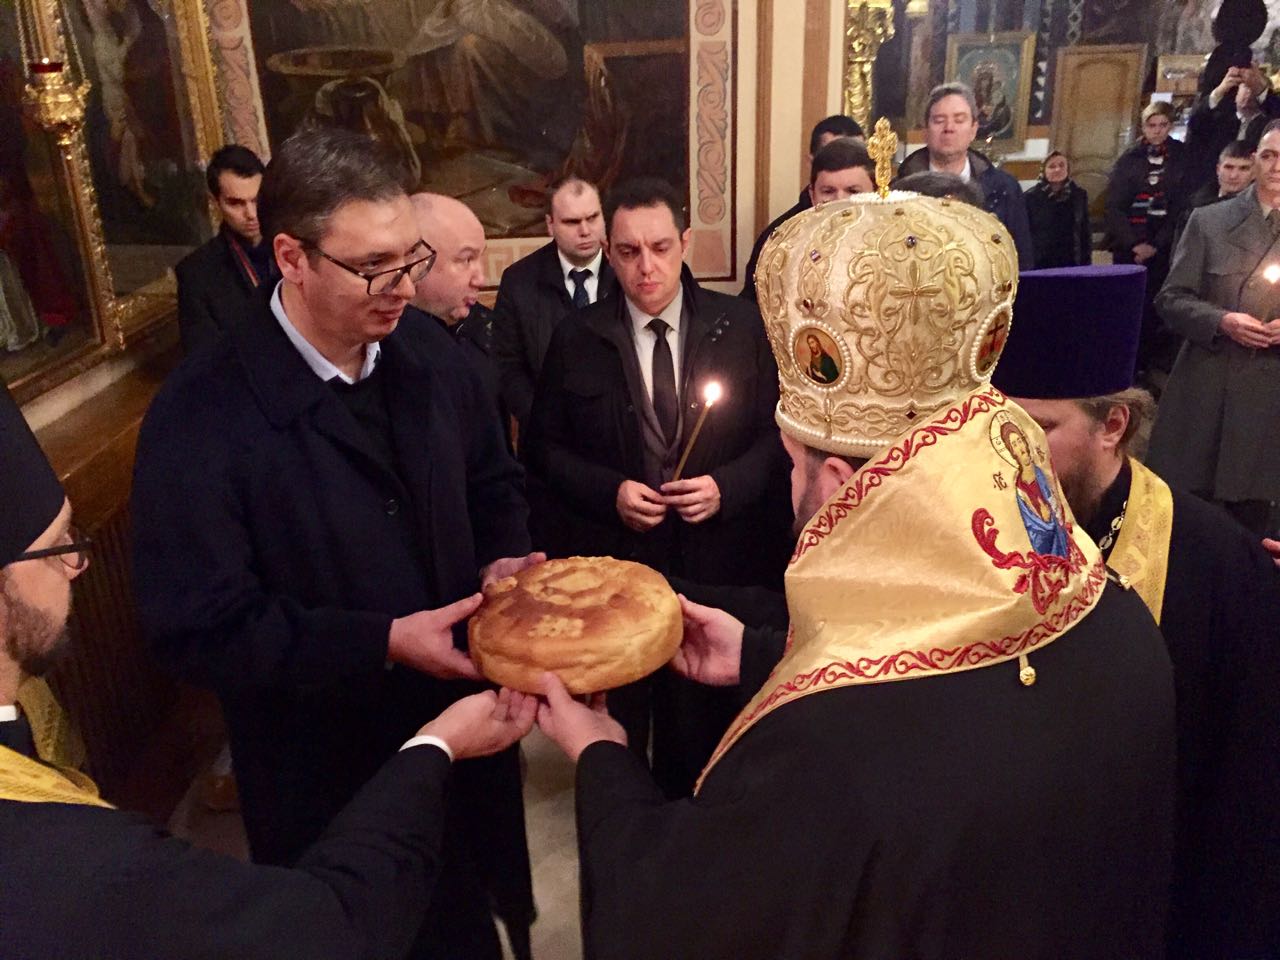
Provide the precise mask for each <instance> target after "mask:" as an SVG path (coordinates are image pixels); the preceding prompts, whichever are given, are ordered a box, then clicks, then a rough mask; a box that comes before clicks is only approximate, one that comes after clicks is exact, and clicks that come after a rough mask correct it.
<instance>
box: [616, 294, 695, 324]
mask: <svg viewBox="0 0 1280 960" xmlns="http://www.w3.org/2000/svg"><path fill="white" fill-rule="evenodd" d="M626 300H627V313H629V314H631V325H632V326H633V327H634V328H635V331H636V333H639V332H640V331H641V330H644V329H646V328H647V327H648V326H649V324H650V322H651V321H652V320H653V319H654V317H657V318H658V319H660V320H665V321H666V322H667V326H669V327H670V328H671V329H672V330H674V331H675V332H676V333H679V332H680V316H681V313H682V312H683V311H684V284H681V285H680V286H679V287H677V288H676V297H675V299H674V300H672V301H671V302H670V303H669V304H667V306H666V309H665V310H663V311H662V312H661V313H658V314H653V313H645V312H644V311H643V310H641V309H640V308H639V307H637V306H636V305H635V304H634V303H632V302H631V298H630V297H627V298H626Z"/></svg>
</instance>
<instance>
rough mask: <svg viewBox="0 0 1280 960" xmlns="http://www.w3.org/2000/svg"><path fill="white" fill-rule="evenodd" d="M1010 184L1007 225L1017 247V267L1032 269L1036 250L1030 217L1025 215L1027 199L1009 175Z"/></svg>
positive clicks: (1015, 180)
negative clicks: (1032, 241)
mask: <svg viewBox="0 0 1280 960" xmlns="http://www.w3.org/2000/svg"><path fill="white" fill-rule="evenodd" d="M1009 179H1010V180H1012V181H1013V182H1012V184H1010V187H1009V216H1008V223H1007V226H1008V228H1009V232H1010V233H1011V234H1013V245H1014V246H1015V247H1017V248H1018V269H1020V270H1033V269H1035V265H1036V251H1035V247H1034V246H1033V245H1032V243H1031V219H1030V218H1029V217H1028V216H1027V201H1026V199H1025V198H1024V197H1023V196H1022V187H1021V186H1020V185H1019V184H1018V181H1017V179H1016V178H1014V177H1013V176H1012V174H1010V175H1009Z"/></svg>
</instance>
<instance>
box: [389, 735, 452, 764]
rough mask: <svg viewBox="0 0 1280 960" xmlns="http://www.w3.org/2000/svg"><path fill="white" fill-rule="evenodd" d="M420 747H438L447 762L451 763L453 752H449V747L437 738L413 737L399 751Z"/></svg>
mask: <svg viewBox="0 0 1280 960" xmlns="http://www.w3.org/2000/svg"><path fill="white" fill-rule="evenodd" d="M422 746H430V747H439V748H440V749H441V750H443V751H444V755H445V756H446V757H448V758H449V762H450V763H453V751H452V750H450V749H449V745H448V744H447V743H445V742H444V741H443V740H441V739H440V738H439V737H430V736H426V737H414V738H413V739H411V740H406V741H405V742H404V746H403V747H401V748H400V749H401V750H408V749H409V748H410V747H422Z"/></svg>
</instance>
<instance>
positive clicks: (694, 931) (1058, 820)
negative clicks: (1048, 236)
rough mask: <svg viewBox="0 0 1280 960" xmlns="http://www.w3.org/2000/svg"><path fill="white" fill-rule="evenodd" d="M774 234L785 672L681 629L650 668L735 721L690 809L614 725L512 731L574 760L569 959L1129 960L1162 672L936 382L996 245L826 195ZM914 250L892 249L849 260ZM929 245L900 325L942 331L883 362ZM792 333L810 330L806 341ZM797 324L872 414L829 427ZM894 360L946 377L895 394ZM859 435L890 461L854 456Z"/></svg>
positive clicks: (1159, 781)
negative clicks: (697, 686)
mask: <svg viewBox="0 0 1280 960" xmlns="http://www.w3.org/2000/svg"><path fill="white" fill-rule="evenodd" d="M854 207H858V208H860V209H858V216H857V217H848V218H846V217H844V216H843V215H844V214H845V213H847V212H849V211H850V210H851V209H852V208H854ZM868 208H869V209H868ZM899 216H901V217H902V218H903V219H901V220H899V219H898V217H899ZM796 223H797V221H793V222H792V224H789V225H788V226H787V227H784V228H783V231H784V232H783V233H781V234H779V235H778V236H776V237H775V238H774V241H773V242H772V243H771V244H769V245H768V246H766V248H765V252H764V256H763V257H762V258H761V282H762V289H764V290H766V291H767V292H768V296H767V297H765V298H764V299H765V300H766V301H767V302H768V303H774V304H781V305H783V306H782V307H781V309H780V310H778V311H777V312H771V314H770V315H769V316H768V318H767V320H768V322H769V324H770V326H769V331H770V334H771V337H770V342H771V343H772V344H773V346H774V349H775V351H776V356H777V362H778V367H779V370H780V371H781V378H782V399H781V402H780V404H779V407H778V423H779V426H780V427H781V428H782V431H783V442H784V443H785V445H786V448H787V451H788V453H789V454H790V455H791V458H792V462H793V471H792V475H791V476H792V502H793V503H794V504H796V516H797V518H798V519H799V518H803V519H804V520H805V521H806V522H805V524H804V528H803V530H802V531H801V534H800V539H799V543H798V545H797V548H796V555H795V559H793V561H792V563H791V565H790V567H789V568H788V571H787V602H788V605H789V607H790V610H791V638H790V644H789V649H788V650H787V651H786V652H785V653H784V652H783V648H782V644H781V642H780V640H781V635H780V634H774V635H773V636H774V637H775V638H776V642H773V643H771V644H768V646H769V650H768V652H767V655H764V654H763V653H762V652H761V651H755V650H750V649H749V639H754V637H751V638H748V637H744V634H743V630H742V627H741V624H735V623H734V622H733V621H732V620H731V619H730V618H727V617H725V616H724V615H722V614H718V613H717V612H716V611H706V610H705V609H698V608H694V607H692V606H691V605H689V604H687V603H686V604H685V608H684V609H685V639H684V644H683V646H682V648H681V651H680V653H678V654H677V657H676V660H675V664H676V666H677V668H679V669H681V670H683V671H684V672H686V673H687V674H689V675H691V676H694V677H697V678H700V679H702V680H704V681H706V682H711V683H717V684H739V685H740V689H741V692H742V693H743V694H744V695H745V696H746V697H747V698H749V703H748V704H747V706H746V707H745V708H744V710H743V711H742V713H740V714H739V716H738V719H737V720H736V721H735V722H734V724H733V726H732V727H731V728H730V732H729V733H728V734H727V735H726V737H725V739H724V741H723V742H722V743H721V745H720V747H719V748H718V749H717V751H716V754H715V755H714V756H713V758H712V760H711V763H710V764H709V767H708V769H707V771H706V772H705V773H704V775H703V778H702V782H701V785H700V787H699V790H698V794H697V797H696V799H693V800H683V801H675V802H664V800H663V798H662V795H661V794H660V792H659V791H658V790H657V789H656V788H655V786H654V784H653V782H652V780H651V779H650V778H649V777H648V775H647V773H646V772H645V770H644V768H643V767H642V766H641V765H640V764H639V763H637V761H636V759H635V758H634V756H632V755H631V754H630V753H629V752H628V751H627V750H625V749H624V748H623V747H622V745H621V742H620V741H622V740H623V739H624V737H623V734H622V731H621V730H620V729H619V727H618V725H617V724H616V723H614V722H613V721H612V720H611V719H610V718H609V717H608V716H607V714H605V713H599V712H595V711H593V710H591V709H590V708H588V707H586V706H584V705H582V704H579V703H577V702H576V701H573V700H571V699H570V698H569V697H568V696H567V695H565V693H564V691H563V688H562V687H561V686H560V685H559V682H558V680H557V679H556V678H555V677H554V676H551V675H548V677H547V678H545V680H544V682H545V684H546V691H547V695H548V703H547V705H546V706H544V707H540V708H539V717H538V722H539V725H540V726H541V727H542V729H543V730H544V732H546V733H547V734H548V735H549V736H550V737H551V738H552V739H554V740H555V741H556V742H557V743H558V744H559V745H560V746H561V747H562V748H563V749H564V750H565V752H566V753H567V754H568V755H569V756H570V757H572V758H574V759H575V760H576V761H577V821H578V842H579V847H580V855H581V861H582V911H583V936H584V941H585V947H586V953H587V955H588V956H592V957H595V958H597V960H611V958H619V960H621V958H626V960H648V958H662V960H681V958H695V957H696V958H701V957H733V958H735V960H756V958H759V960H765V958H769V960H772V958H775V957H787V958H789V960H797V958H805V960H807V958H812V960H819V958H824V960H825V958H831V957H858V958H867V960H899V958H904V957H912V958H919V960H955V958H958V957H1020V958H1036V960H1063V958H1079V960H1096V958H1099V957H1125V958H1150V960H1156V958H1159V957H1161V956H1162V953H1163V946H1164V944H1163V923H1164V919H1165V911H1166V909H1167V903H1168V893H1167V884H1168V876H1169V853H1170V843H1171V837H1170V832H1171V831H1170V827H1171V821H1172V812H1173V811H1172V789H1171V788H1172V777H1173V765H1174V757H1173V688H1172V679H1171V676H1170V667H1169V659H1168V655H1167V654H1166V652H1165V650H1164V648H1163V643H1162V641H1161V639H1160V635H1159V633H1158V631H1157V630H1156V629H1155V626H1154V624H1153V623H1152V622H1151V617H1150V615H1149V614H1148V613H1147V612H1146V610H1145V609H1144V608H1143V606H1142V603H1141V600H1140V599H1139V598H1138V596H1137V595H1136V594H1134V593H1132V592H1129V591H1127V590H1125V589H1124V588H1123V587H1121V586H1118V585H1114V584H1110V583H1107V580H1108V577H1107V575H1106V573H1105V569H1104V567H1103V564H1102V561H1101V558H1100V556H1099V555H1098V550H1097V548H1096V546H1095V545H1094V544H1093V543H1092V542H1091V541H1090V540H1089V539H1088V537H1087V536H1085V535H1084V534H1083V532H1082V531H1080V530H1079V529H1078V528H1077V527H1075V526H1074V524H1073V523H1072V520H1071V517H1070V514H1069V512H1067V511H1066V510H1065V509H1064V507H1063V504H1062V501H1061V491H1060V489H1059V488H1058V486H1057V481H1056V480H1055V479H1054V477H1053V471H1052V468H1051V467H1050V466H1049V462H1048V455H1047V451H1046V450H1045V449H1044V437H1043V434H1041V432H1040V431H1039V429H1038V428H1037V427H1036V425H1035V423H1034V421H1032V420H1031V419H1030V418H1029V417H1027V415H1026V414H1025V413H1024V412H1022V411H1021V410H1019V409H1018V408H1017V407H1015V406H1014V405H1013V404H1011V403H1009V402H1008V401H1007V400H1006V399H1005V398H1004V397H1003V396H1002V395H1001V394H1000V393H999V392H998V391H996V390H993V389H991V388H990V387H988V386H987V385H986V384H985V383H983V382H982V380H981V379H980V378H979V377H977V376H976V375H975V374H974V372H973V371H974V369H975V367H974V366H973V365H971V364H965V363H958V362H955V361H957V360H958V359H959V358H961V357H972V356H975V355H976V354H978V353H979V351H980V350H981V348H982V344H983V343H984V341H986V339H987V338H986V330H987V328H989V327H990V326H991V325H992V324H994V323H1000V322H1004V321H1007V313H1006V311H1007V310H1008V307H1009V303H1008V301H1006V302H1004V303H995V304H993V303H992V302H991V301H990V300H986V299H984V300H983V302H982V303H981V304H977V303H975V302H973V301H972V300H966V297H967V295H966V293H965V292H964V289H965V285H966V284H974V285H976V287H977V289H981V290H995V291H1006V290H1008V291H1012V289H1013V285H1014V282H1015V279H1016V274H1014V273H1012V270H1013V263H1014V261H1013V257H1012V256H1011V255H1010V251H1009V249H1008V247H1009V243H1008V235H1007V233H1005V232H1004V231H1003V230H1002V229H1001V228H1000V227H999V225H998V224H997V223H996V222H995V220H994V219H993V218H992V217H990V216H988V215H987V214H985V213H982V212H980V211H972V210H970V209H969V208H968V207H966V206H965V205H963V204H955V203H952V204H949V205H947V206H944V203H943V201H937V200H933V199H925V198H919V199H915V200H910V201H902V200H900V199H895V200H893V201H890V202H888V203H884V202H883V201H880V200H878V199H876V198H871V199H868V198H863V197H855V198H853V199H851V200H849V201H844V202H837V203H834V204H830V205H827V206H824V207H823V208H821V209H820V210H818V211H815V212H814V213H813V214H810V215H808V216H806V217H805V218H804V223H803V224H802V225H801V229H799V230H795V229H792V227H793V226H794V225H795V224H796ZM917 223H918V224H920V227H921V228H920V230H919V233H918V234H916V236H917V243H916V244H915V245H914V247H911V248H909V247H908V246H907V245H906V244H905V243H903V242H902V240H898V241H890V240H885V241H884V242H883V244H882V245H880V246H879V247H878V246H877V243H876V240H875V238H877V237H885V236H888V237H900V238H904V239H905V237H906V235H908V233H912V234H915V231H914V230H913V229H912V228H913V227H914V226H915V224H917ZM942 224H945V226H946V228H947V229H946V236H947V238H948V239H947V244H948V249H951V250H954V251H955V252H956V257H955V258H954V260H953V261H951V262H950V263H951V265H949V266H948V265H945V264H944V265H942V266H941V267H940V269H941V270H942V271H943V273H942V274H940V275H938V276H937V277H936V279H937V281H938V283H937V286H938V287H939V288H940V290H939V292H938V293H936V294H932V295H926V296H929V297H930V309H931V310H936V311H937V312H938V313H940V314H941V313H943V312H944V310H945V312H946V316H947V317H948V318H949V319H948V323H947V324H946V325H945V327H932V326H931V325H929V324H925V323H920V324H917V325H915V326H914V327H910V326H904V327H903V328H902V329H901V330H900V331H899V330H895V333H896V336H895V342H896V344H897V345H898V346H899V347H900V348H901V349H900V352H897V353H895V354H894V355H893V356H885V354H883V353H882V352H880V351H879V350H877V349H875V347H876V346H877V345H878V344H880V343H883V342H884V340H879V341H877V340H876V339H875V336H874V334H872V333H871V330H875V329H880V328H879V327H878V325H871V326H868V325H867V320H866V319H865V318H866V317H867V316H870V317H877V316H883V315H885V313H886V312H888V311H892V310H895V309H900V308H899V303H900V301H898V300H897V298H896V297H894V296H893V294H892V293H891V292H890V291H891V290H892V289H894V287H895V285H896V284H899V283H905V282H908V281H909V279H910V278H911V277H912V276H914V275H915V273H916V272H917V271H918V270H919V266H920V261H921V260H923V261H925V262H928V263H937V262H938V261H937V259H936V258H937V250H938V249H939V245H938V244H937V242H936V241H931V240H929V239H928V237H927V236H926V235H925V233H924V229H923V228H924V227H925V226H926V225H932V226H934V227H938V228H939V229H940V228H941V225H942ZM882 231H883V232H882ZM993 234H996V235H1000V236H1001V239H1002V241H1003V242H1002V244H1000V245H999V246H997V245H995V244H992V243H991V240H990V238H991V237H992V235H993ZM913 249H915V250H918V251H919V252H918V253H916V254H913V252H912V250H913ZM789 250H802V251H805V253H806V255H805V256H801V257H795V256H787V255H786V254H787V252H788V251H789ZM810 253H816V254H817V256H816V257H813V258H811V256H810ZM855 257H856V258H858V260H859V262H858V265H857V268H856V269H853V268H852V261H853V259H854V258H855ZM917 257H918V258H919V259H917ZM813 264H818V266H817V267H816V269H815V267H814V266H813ZM971 265H973V266H976V269H977V270H978V271H979V275H978V276H976V277H975V276H974V275H973V274H971V273H969V272H968V271H969V270H970V269H971V268H972V267H971ZM871 276H874V277H876V278H877V281H878V282H874V283H869V284H868V283H866V281H865V279H864V278H865V277H871ZM1006 278H1008V279H1006ZM854 284H857V285H858V286H857V287H856V288H853V285H854ZM947 290H951V291H953V292H951V293H946V292H945V291H947ZM801 291H803V292H804V295H805V297H808V298H810V299H808V300H807V301H806V300H805V298H804V297H802V296H801V295H800V294H801ZM1010 299H1012V298H1011V297H1010ZM818 303H821V304H830V305H832V306H833V308H832V309H827V310H825V311H823V313H822V314H821V319H820V320H819V319H817V318H816V317H815V315H814V313H813V312H812V310H813V305H814V304H818ZM845 304H856V305H857V306H858V307H861V308H863V309H864V310H865V312H863V310H858V311H855V310H853V309H848V308H846V307H845V306H844V305H845ZM836 305H839V306H836ZM817 323H821V325H822V326H821V328H820V329H823V330H825V331H828V333H827V335H828V336H830V337H832V339H833V340H835V341H836V342H837V343H847V342H848V341H847V338H848V337H850V336H852V335H853V334H854V333H855V332H858V331H866V340H865V341H864V342H863V343H862V346H863V352H856V351H849V352H846V351H845V350H844V349H841V350H840V351H839V353H840V362H841V366H842V370H841V377H842V380H841V381H840V382H842V383H844V382H848V383H857V384H867V383H868V382H871V383H879V384H882V385H883V386H882V387H880V388H875V387H872V388H869V389H865V390H864V391H860V392H859V393H849V394H839V393H837V394H836V398H838V402H841V406H840V407H835V409H836V410H838V411H839V412H840V413H841V414H842V416H840V418H839V419H838V420H835V421H834V422H833V421H832V420H829V419H827V418H826V417H827V414H826V413H825V412H824V411H830V410H832V409H833V405H834V403H835V402H837V400H835V399H833V398H832V394H831V393H830V389H831V388H830V387H829V386H828V385H824V384H820V383H818V382H816V381H814V380H812V379H810V378H809V377H808V375H807V374H806V373H805V372H804V370H803V369H802V368H801V367H800V365H799V363H798V362H797V361H798V359H799V357H800V356H801V355H802V351H803V350H804V337H805V332H806V330H807V329H810V328H812V327H813V326H814V325H815V324H817ZM944 333H945V335H946V337H947V338H948V340H947V342H946V343H945V345H944V343H943V335H944ZM882 336H883V335H882ZM919 356H928V357H930V358H931V362H932V363H934V364H941V365H942V366H941V369H945V370H947V371H949V375H947V374H944V375H943V382H941V383H939V382H938V381H937V380H933V381H931V382H928V383H926V382H924V380H923V379H921V380H914V381H913V379H912V377H911V375H910V374H911V371H912V370H913V369H917V368H916V363H917V360H916V358H917V357H919ZM998 356H999V346H997V347H995V348H994V356H983V362H984V363H987V362H994V360H995V358H997V357H998ZM881 364H887V365H889V368H888V371H884V372H882V371H883V368H881V369H879V370H878V369H877V367H878V366H879V365H881ZM930 369H931V370H938V369H940V368H939V367H938V366H931V367H930ZM892 374H896V375H892ZM903 382H909V383H911V382H914V384H915V385H914V386H913V387H912V388H910V389H909V392H908V394H907V395H906V396H902V395H901V394H900V391H899V388H898V385H899V384H901V383H903ZM868 409H877V410H878V411H879V413H880V416H879V417H878V418H875V419H873V418H871V417H866V416H860V415H859V414H860V413H861V412H862V411H863V410H868ZM886 419H887V420H888V422H887V423H886V422H885V420H886ZM886 428H887V429H890V430H894V431H901V432H900V433H897V435H896V438H895V439H892V440H890V441H889V442H888V443H879V442H872V440H873V438H874V433H873V431H878V430H880V429H886ZM1006 438H1008V439H1007V440H1006ZM864 457H870V459H869V460H866V461H864V460H863V458H864ZM1020 457H1021V458H1023V460H1026V459H1028V458H1029V459H1030V460H1031V464H1028V466H1034V469H1035V470H1036V471H1037V473H1038V475H1039V476H1040V477H1042V478H1043V489H1044V490H1047V491H1048V494H1047V495H1045V496H1044V497H1043V498H1042V499H1041V500H1040V501H1039V503H1038V505H1039V506H1042V507H1045V508H1047V509H1048V512H1049V515H1050V522H1053V523H1055V524H1057V525H1058V526H1059V528H1060V529H1061V531H1062V533H1063V535H1064V537H1065V541H1066V547H1065V548H1064V550H1063V552H1062V553H1061V554H1041V553H1036V552H1035V551H1034V548H1032V547H1031V543H1032V541H1031V539H1030V533H1031V527H1030V526H1029V525H1028V522H1027V521H1026V520H1025V519H1024V510H1023V506H1024V499H1023V495H1022V493H1021V492H1020V487H1019V486H1018V476H1019V473H1020V467H1019V466H1018V464H1019V462H1020V461H1019V458H1020ZM1051 584H1053V586H1050V585H1051ZM1059 591H1061V592H1059ZM763 632H764V631H753V632H752V633H753V634H754V635H759V634H760V633H763ZM730 689H732V688H730ZM1001 891H1005V892H1009V896H1005V895H1004V894H1003V893H1001ZM1015 903H1016V908H1015Z"/></svg>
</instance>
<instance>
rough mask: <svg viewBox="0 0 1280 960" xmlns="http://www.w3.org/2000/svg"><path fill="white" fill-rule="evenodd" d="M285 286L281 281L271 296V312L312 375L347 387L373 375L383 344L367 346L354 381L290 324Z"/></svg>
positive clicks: (375, 343) (368, 344)
mask: <svg viewBox="0 0 1280 960" xmlns="http://www.w3.org/2000/svg"><path fill="white" fill-rule="evenodd" d="M283 286H284V281H283V280H281V281H280V282H279V283H277V284H276V289H275V292H274V293H272V294H271V312H272V313H273V314H275V317H276V321H277V322H278V323H279V324H280V329H281V330H283V331H284V335H285V336H286V337H288V338H289V342H290V343H292V344H293V347H294V349H295V350H297V351H298V353H300V354H302V359H303V360H305V361H306V362H307V366H308V367H310V368H311V372H312V373H314V374H315V375H316V376H317V377H319V378H320V379H321V380H323V381H324V382H325V383H328V382H329V381H330V380H332V379H333V378H334V377H338V378H339V379H341V380H342V382H343V383H345V384H346V385H347V386H350V385H351V384H353V383H358V382H359V381H361V380H363V379H364V378H365V377H367V376H368V375H369V374H371V373H373V368H374V367H376V366H377V365H378V355H379V354H380V353H381V352H382V344H380V343H377V342H374V343H367V344H365V348H364V366H362V367H361V368H360V376H358V377H356V378H355V379H354V380H352V379H351V378H350V377H348V376H347V375H346V374H345V373H343V372H342V371H341V370H339V369H338V368H337V367H335V366H334V365H333V364H332V363H330V362H329V360H328V359H327V358H326V357H325V356H324V354H322V353H321V352H320V351H319V350H317V349H316V348H315V347H314V346H312V345H311V341H310V340H308V339H307V338H306V337H304V336H303V335H302V334H300V333H299V332H298V328H297V327H295V326H294V325H293V324H292V323H290V322H289V318H288V317H287V316H285V312H284V302H283V300H281V298H280V290H281V288H282V287H283Z"/></svg>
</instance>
